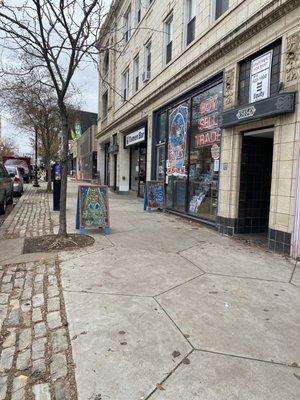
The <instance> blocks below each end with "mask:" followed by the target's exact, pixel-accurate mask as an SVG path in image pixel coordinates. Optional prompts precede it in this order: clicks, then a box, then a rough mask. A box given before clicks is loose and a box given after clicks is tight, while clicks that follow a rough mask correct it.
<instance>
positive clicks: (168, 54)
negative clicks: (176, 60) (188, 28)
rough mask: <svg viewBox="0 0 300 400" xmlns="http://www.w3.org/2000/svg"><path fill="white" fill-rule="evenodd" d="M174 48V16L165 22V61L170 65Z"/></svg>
mask: <svg viewBox="0 0 300 400" xmlns="http://www.w3.org/2000/svg"><path fill="white" fill-rule="evenodd" d="M172 47H173V14H171V15H170V16H169V17H168V18H167V19H166V21H165V55H164V56H165V61H166V64H168V63H169V62H170V61H171V60H172Z"/></svg>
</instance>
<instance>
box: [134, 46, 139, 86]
mask: <svg viewBox="0 0 300 400" xmlns="http://www.w3.org/2000/svg"><path fill="white" fill-rule="evenodd" d="M139 75H140V57H139V54H137V55H136V56H135V57H134V59H133V93H136V92H137V91H138V90H139V88H140V76H139ZM137 79H138V81H137ZM136 83H137V86H138V87H136Z"/></svg>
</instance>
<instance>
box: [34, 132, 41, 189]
mask: <svg viewBox="0 0 300 400" xmlns="http://www.w3.org/2000/svg"><path fill="white" fill-rule="evenodd" d="M37 159H38V137H37V130H36V131H35V167H34V181H33V185H32V186H33V187H40V185H39V181H38V167H37Z"/></svg>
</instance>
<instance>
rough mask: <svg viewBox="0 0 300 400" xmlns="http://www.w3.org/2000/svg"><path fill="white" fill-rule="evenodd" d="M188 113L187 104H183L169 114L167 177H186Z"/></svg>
mask: <svg viewBox="0 0 300 400" xmlns="http://www.w3.org/2000/svg"><path fill="white" fill-rule="evenodd" d="M188 113H189V108H188V103H184V104H181V105H180V106H178V107H176V108H175V109H174V110H173V111H171V112H170V114H169V137H168V160H167V175H168V176H186V166H185V160H186V147H187V146H186V141H187V129H188V126H187V125H188Z"/></svg>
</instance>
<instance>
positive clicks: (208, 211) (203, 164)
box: [188, 84, 222, 221]
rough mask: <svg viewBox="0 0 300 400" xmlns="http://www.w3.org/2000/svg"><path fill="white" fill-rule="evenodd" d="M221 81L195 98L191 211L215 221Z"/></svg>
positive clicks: (191, 150)
mask: <svg viewBox="0 0 300 400" xmlns="http://www.w3.org/2000/svg"><path fill="white" fill-rule="evenodd" d="M221 104H222V84H219V85H217V86H214V87H213V88H211V89H209V90H206V91H205V92H203V93H201V94H199V95H198V96H196V97H194V98H193V99H192V129H191V148H190V166H189V185H188V186H189V187H188V196H189V201H188V212H189V213H190V214H192V215H195V216H198V217H201V218H204V219H208V220H212V221H215V219H216V215H217V207H218V182H219V167H220V144H221V130H220V128H219V114H220V111H221Z"/></svg>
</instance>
